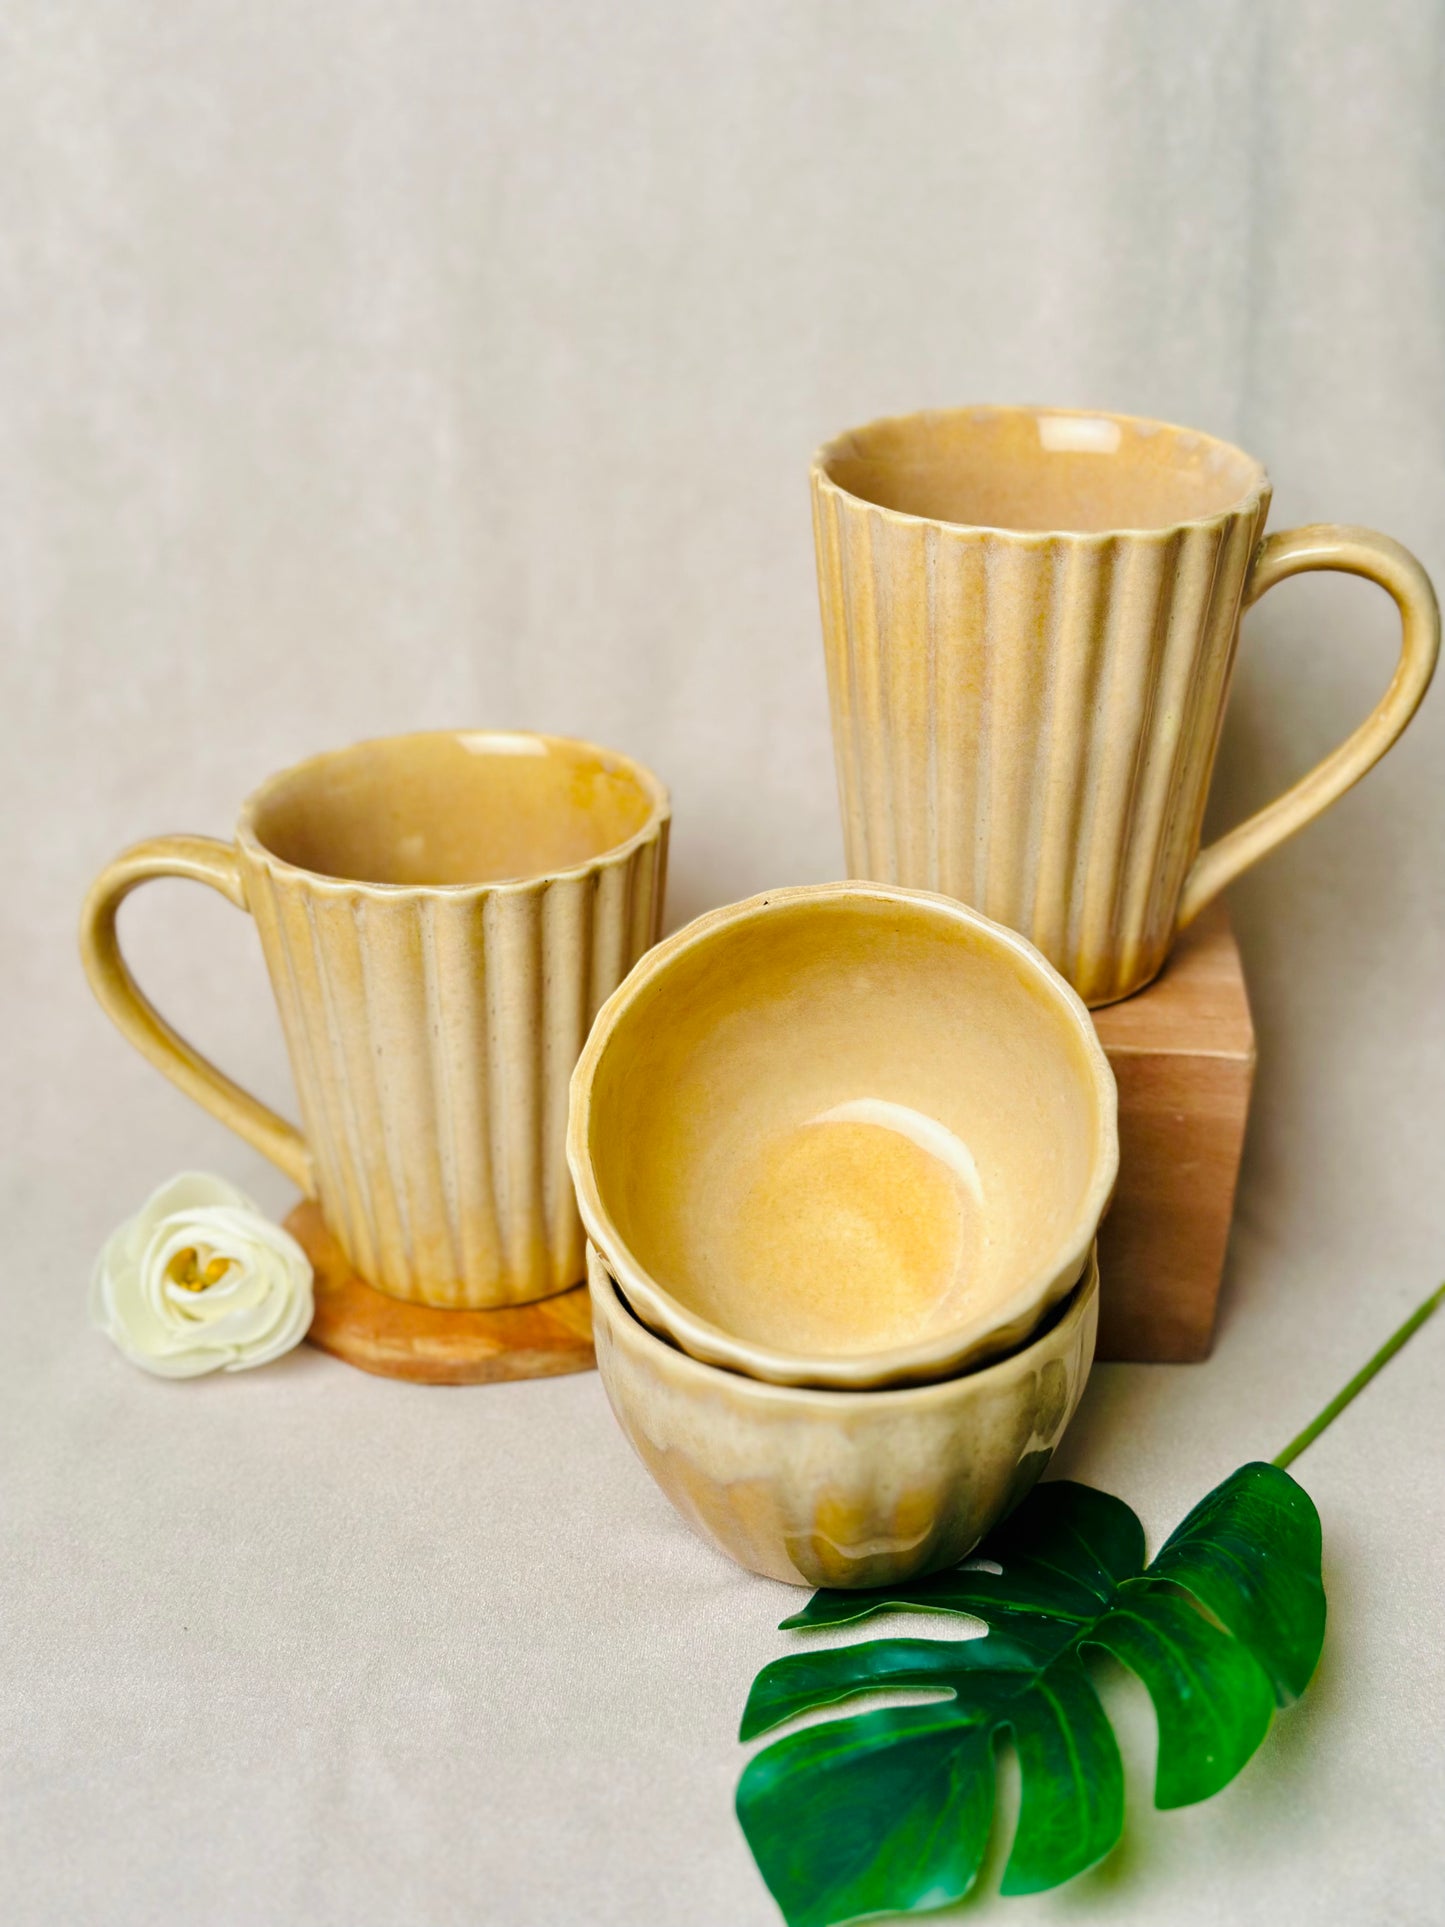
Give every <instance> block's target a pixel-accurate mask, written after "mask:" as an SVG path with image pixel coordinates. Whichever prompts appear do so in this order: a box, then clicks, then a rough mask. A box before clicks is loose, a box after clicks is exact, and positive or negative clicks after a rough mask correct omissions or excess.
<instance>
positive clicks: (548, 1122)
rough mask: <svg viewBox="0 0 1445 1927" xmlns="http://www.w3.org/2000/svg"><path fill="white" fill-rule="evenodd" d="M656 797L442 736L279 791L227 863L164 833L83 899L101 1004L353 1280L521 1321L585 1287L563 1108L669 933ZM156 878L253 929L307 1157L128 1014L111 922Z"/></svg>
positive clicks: (318, 770) (658, 789) (589, 770)
mask: <svg viewBox="0 0 1445 1927" xmlns="http://www.w3.org/2000/svg"><path fill="white" fill-rule="evenodd" d="M668 822H669V808H668V797H667V791H666V790H665V789H664V788H663V786H662V784H661V783H660V782H659V781H658V780H657V778H656V777H655V776H653V775H652V774H651V773H650V772H649V771H648V770H646V769H644V768H642V767H641V765H640V764H637V763H634V762H631V761H629V760H628V759H627V758H626V757H624V756H618V755H615V754H613V753H612V752H611V751H609V750H604V749H598V748H596V747H595V746H594V745H592V744H590V743H582V742H573V741H570V740H568V739H566V738H562V737H555V736H536V735H528V734H511V733H502V732H495V731H493V732H488V731H474V732H466V731H455V732H453V731H434V732H425V733H422V734H418V735H411V736H398V737H392V738H387V739H383V740H381V741H377V742H370V743H361V744H358V745H357V746H355V747H354V748H351V749H342V750H336V751H332V752H329V753H327V754H325V755H321V756H315V757H312V758H311V759H310V761H308V762H304V763H300V764H298V765H297V766H296V767H295V768H293V769H289V770H286V771H284V772H283V773H282V774H281V775H279V776H273V777H272V778H271V779H270V781H269V782H267V783H264V784H263V785H262V786H261V788H260V789H258V790H257V791H256V792H255V793H254V795H252V796H251V797H250V799H249V800H248V801H247V802H246V804H245V805H244V807H243V808H242V811H241V817H240V823H239V825H238V828H237V832H236V839H235V842H234V843H222V842H218V841H217V840H216V839H215V838H213V837H205V836H163V837H157V838H154V839H153V840H152V841H150V842H147V843H141V844H138V845H136V847H135V848H134V849H131V850H128V851H126V852H125V854H124V855H122V856H120V857H117V858H116V860H115V862H113V863H112V864H111V865H110V866H109V867H108V868H107V869H106V870H104V871H103V872H102V873H101V875H100V876H99V877H98V878H97V879H96V882H95V883H94V885H93V886H92V888H91V891H90V894H89V896H88V898H87V899H86V904H85V911H84V915H83V919H82V923H81V954H82V957H83V960H84V963H85V969H86V974H87V975H88V977H89V979H90V983H91V987H92V989H93V990H94V991H95V994H96V996H97V997H98V998H99V999H100V1002H101V1003H102V1005H103V1006H104V1007H105V1009H106V1011H107V1012H108V1013H109V1015H110V1016H111V1018H112V1019H113V1020H114V1022H115V1023H116V1024H117V1026H118V1027H119V1028H120V1030H121V1032H122V1033H123V1034H124V1035H125V1036H126V1037H127V1038H128V1039H129V1040H130V1042H131V1043H133V1044H134V1045H135V1046H136V1048H137V1049H138V1050H140V1051H141V1052H143V1054H144V1055H145V1056H146V1057H148V1058H149V1059H150V1060H151V1062H152V1063H153V1064H156V1065H157V1066H158V1067H159V1068H160V1069H161V1070H163V1071H164V1072H165V1074H166V1076H167V1077H169V1078H170V1079H171V1080H172V1081H173V1082H174V1083H176V1084H178V1085H179V1086H180V1088H181V1089H182V1090H183V1091H185V1092H186V1094H187V1095H188V1096H189V1097H192V1098H194V1099H195V1100H196V1102H197V1103H198V1104H200V1105H202V1106H203V1107H204V1108H205V1109H206V1110H208V1111H210V1112H212V1113H213V1114H214V1115H215V1116H216V1117H218V1118H219V1119H220V1120H221V1122H222V1123H223V1124H227V1125H229V1126H230V1128H231V1129H232V1130H233V1131H235V1132H236V1133H237V1134H238V1135H239V1136H240V1137H242V1138H244V1139H245V1140H246V1142H247V1143H248V1144H251V1145H253V1146H254V1147H255V1148H256V1149H257V1150H258V1151H261V1152H262V1153H263V1154H264V1155H265V1156H266V1157H268V1158H270V1159H271V1161H272V1163H273V1164H276V1165H278V1166H279V1167H280V1168H281V1170H282V1171H284V1172H285V1173H286V1175H287V1176H288V1177H289V1178H291V1179H293V1180H294V1182H295V1183H296V1184H298V1185H299V1186H300V1187H301V1189H302V1190H303V1191H304V1192H306V1193H307V1195H308V1196H311V1197H315V1198H317V1199H318V1200H319V1202H320V1204H321V1208H322V1211H323V1213H324V1214H325V1217H326V1219H327V1222H328V1224H329V1225H330V1227H331V1229H332V1231H333V1232H334V1233H335V1235H336V1237H337V1239H338V1240H339V1242H340V1244H341V1246H342V1248H343V1249H344V1251H345V1253H346V1256H347V1258H348V1259H349V1260H350V1261H351V1264H352V1265H353V1267H354V1268H355V1269H356V1271H357V1272H359V1273H360V1275H361V1276H362V1277H363V1278H365V1279H366V1280H367V1281H368V1282H369V1283H370V1284H373V1285H375V1286H377V1287H378V1288H379V1289H380V1290H382V1291H385V1292H389V1293H390V1294H391V1295H392V1296H393V1297H395V1298H403V1299H409V1300H411V1301H412V1302H414V1303H417V1304H424V1305H434V1306H442V1307H454V1308H466V1309H472V1310H475V1309H485V1308H488V1307H492V1306H498V1305H508V1304H521V1303H525V1302H527V1301H529V1300H531V1299H536V1298H544V1297H547V1296H549V1295H550V1294H552V1293H554V1292H558V1291H563V1290H565V1289H566V1288H567V1287H568V1286H571V1285H575V1284H577V1283H579V1282H580V1280H581V1279H582V1278H583V1277H585V1276H586V1270H587V1260H586V1251H585V1246H584V1242H583V1236H582V1227H581V1222H580V1220H579V1218H578V1215H577V1205H576V1200H575V1196H574V1193H573V1190H572V1182H571V1179H570V1177H569V1176H568V1172H567V1161H566V1126H567V1087H568V1081H569V1079H570V1078H571V1075H572V1068H573V1065H574V1064H575V1063H576V1061H577V1058H578V1055H579V1054H580V1052H581V1049H582V1045H583V1043H584V1041H585V1040H586V1037H587V1032H588V1030H589V1028H590V1026H591V1023H592V1019H593V1017H594V1016H595V1014H596V1012H597V1010H598V1008H599V1007H600V1006H601V1005H602V1004H603V1003H604V1002H605V1001H606V999H607V998H608V997H609V996H610V995H611V993H612V991H613V990H615V989H616V987H617V985H618V984H620V983H621V981H622V979H623V978H624V977H625V976H626V975H627V972H628V971H629V970H630V969H631V967H632V965H633V964H634V963H635V962H636V961H637V959H638V958H639V957H640V956H641V955H642V953H643V952H644V951H645V950H646V949H648V948H649V947H650V945H651V944H653V943H654V942H655V941H656V939H657V936H658V933H659V930H660V928H661V922H662V902H663V891H664V887H665V880H666V866H667V831H668ZM153 877H189V878H191V879H192V880H193V881H195V882H197V883H206V884H209V885H210V886H211V888H212V889H214V890H219V891H220V893H221V895H222V896H224V897H226V898H227V899H228V900H229V901H230V902H231V903H233V904H235V905H236V906H237V907H238V908H239V909H243V910H249V911H250V913H251V915H252V916H253V917H254V918H255V920H256V927H257V929H258V931H259V932H260V937H261V947H262V950H263V952H264V954H265V958H266V965H267V969H268V970H269V972H270V976H271V984H272V989H273V991H274V993H275V997H276V1002H277V1005H278V1007H279V1009H280V1014H281V1022H282V1026H283V1029H284V1031H285V1035H286V1044H287V1049H288V1052H289V1055H290V1059H291V1068H292V1073H293V1075H294V1077H295V1081H296V1089H297V1093H298V1096H299V1098H300V1104H301V1116H302V1121H303V1125H304V1135H303V1133H302V1132H301V1131H298V1130H296V1129H295V1127H294V1126H293V1125H291V1124H289V1123H287V1122H286V1121H285V1119H283V1118H280V1117H278V1116H277V1115H276V1113H275V1112H274V1111H272V1110H270V1109H268V1107H267V1106H266V1105H264V1104H262V1103H261V1102H260V1101H259V1100H258V1099H257V1098H255V1097H252V1096H251V1095H250V1094H249V1093H248V1092H246V1091H244V1090H242V1089H241V1088H240V1086H239V1085H237V1084H235V1083H233V1082H232V1081H231V1079H230V1078H229V1077H227V1076H225V1075H224V1073H223V1072H221V1071H219V1070H218V1069H217V1068H216V1067H215V1066H214V1065H213V1064H211V1063H209V1062H207V1060H206V1059H205V1058H203V1057H202V1056H201V1055H200V1054H199V1053H198V1052H197V1051H196V1050H194V1049H193V1048H192V1046H191V1045H189V1044H188V1043H187V1042H186V1041H185V1039H184V1038H183V1037H180V1036H178V1035H177V1033H176V1032H175V1031H174V1030H172V1028H171V1027H170V1025H169V1024H167V1023H166V1021H165V1019H164V1018H163V1017H162V1016H161V1015H160V1014H159V1012H157V1011H156V1010H155V1009H154V1008H153V1007H152V1006H151V1005H150V1004H149V1003H148V1002H147V1001H146V999H145V997H144V996H143V995H142V994H141V992H140V991H139V989H138V988H137V987H136V984H135V982H134V980H133V979H132V977H131V974H130V972H129V970H128V969H127V967H126V964H125V961H124V959H123V957H122V955H121V951H120V945H119V940H118V937H117V934H116V914H117V911H118V910H119V908H120V905H121V903H122V901H123V900H124V899H125V898H126V897H127V896H128V895H129V894H130V892H131V891H132V890H134V889H135V888H137V886H138V885H140V884H142V883H145V882H147V881H148V880H149V879H151V878H153Z"/></svg>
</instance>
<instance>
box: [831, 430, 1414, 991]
mask: <svg viewBox="0 0 1445 1927" xmlns="http://www.w3.org/2000/svg"><path fill="white" fill-rule="evenodd" d="M812 485H813V508H814V529H815V534H816V539H817V554H818V586H819V596H820V600H821V604H822V613H823V639H824V645H825V649H826V652H827V662H828V685H829V693H830V698H831V703H832V714H833V740H834V749H835V754H836V758H837V765H838V780H839V789H840V793H841V801H842V810H843V826H844V837H845V841H846V845H847V855H848V867H849V871H850V873H851V874H852V875H854V876H858V877H868V878H871V879H873V880H874V881H876V882H880V883H901V884H905V885H909V886H911V887H913V888H916V889H924V890H937V891H941V892H943V893H944V894H945V895H947V896H952V897H956V898H958V899H960V900H961V901H962V902H964V903H969V904H972V905H973V906H974V908H975V909H978V910H981V911H983V913H984V914H985V916H988V917H992V918H994V919H995V920H996V921H997V922H999V923H1005V924H1008V925H1010V926H1011V927H1012V928H1013V929H1015V930H1018V931H1021V932H1022V933H1023V935H1025V936H1027V937H1029V938H1031V939H1032V941H1033V942H1034V943H1035V944H1036V945H1037V946H1038V948H1039V949H1040V950H1042V951H1043V953H1044V955H1045V956H1046V957H1047V958H1048V959H1049V961H1050V963H1052V964H1053V965H1055V967H1056V968H1057V969H1058V970H1059V971H1061V972H1062V974H1063V975H1064V976H1065V977H1067V978H1068V979H1069V981H1070V983H1072V984H1073V986H1074V988H1075V989H1076V990H1077V991H1078V992H1079V993H1080V995H1081V996H1082V997H1083V998H1084V1000H1085V1001H1086V1002H1087V1003H1090V1004H1107V1003H1112V1002H1114V1001H1115V1000H1116V999H1118V998H1120V997H1127V996H1128V995H1129V994H1130V993H1131V992H1133V991H1135V990H1138V989H1140V988H1141V987H1142V986H1143V985H1144V984H1146V983H1148V981H1149V980H1150V978H1151V977H1153V976H1154V975H1155V973H1156V972H1157V971H1158V970H1159V968H1160V966H1161V965H1162V964H1163V962H1164V959H1165V957H1166V956H1167V954H1168V951H1169V948H1170V945H1171V943H1172V942H1173V939H1174V935H1175V933H1176V931H1177V930H1178V929H1180V928H1182V926H1183V925H1184V924H1186V923H1188V922H1189V921H1190V920H1191V919H1192V918H1193V917H1194V916H1195V915H1197V913H1198V912H1199V911H1200V910H1201V909H1203V907H1204V905H1205V904H1206V903H1208V902H1209V900H1210V899H1211V898H1212V897H1213V896H1215V895H1216V894H1217V892H1218V891H1220V890H1221V889H1222V888H1223V887H1224V885H1225V884H1227V883H1229V882H1230V881H1231V880H1232V879H1233V878H1234V877H1236V876H1238V875H1239V873H1240V872H1241V871H1242V870H1244V869H1246V868H1247V867H1248V866H1249V865H1250V864H1252V863H1254V862H1256V861H1257V860H1258V859H1259V858H1260V857H1261V856H1263V855H1265V853H1266V852H1267V851H1269V850H1272V849H1273V848H1274V847H1275V846H1276V845H1277V844H1278V843H1281V842H1282V841H1283V840H1284V839H1285V838H1286V837H1287V836H1290V835H1292V834H1293V833H1294V831H1296V830H1298V829H1300V828H1302V827H1303V825H1304V824H1306V823H1308V822H1310V821H1311V819H1312V818H1314V817H1316V816H1318V815H1319V813H1320V812H1321V811H1322V810H1324V809H1326V808H1327V807H1328V806H1329V805H1330V804H1331V803H1333V802H1334V801H1335V800H1336V798H1337V797H1339V796H1340V795H1341V794H1343V792H1344V791H1345V790H1347V789H1348V788H1349V787H1350V785H1351V784H1352V783H1354V782H1356V781H1357V780H1358V779H1359V778H1360V777H1361V776H1363V775H1364V773H1365V771H1366V770H1368V769H1369V768H1370V767H1371V766H1372V765H1373V764H1374V763H1376V762H1377V761H1378V760H1379V758H1380V757H1381V756H1383V755H1384V753H1385V751H1386V750H1387V749H1389V747H1390V746H1391V744H1392V743H1393V742H1394V741H1395V739H1396V738H1397V737H1398V736H1399V734H1400V732H1401V730H1402V729H1403V728H1404V727H1405V725H1406V723H1408V722H1409V720H1410V718H1411V716H1412V715H1413V714H1414V712H1415V709H1416V706H1417V705H1418V703H1419V701H1420V699H1421V697H1422V696H1423V695H1424V693H1425V690H1426V688H1427V687H1428V686H1429V682H1430V677H1431V674H1432V672H1433V670H1434V666H1435V658H1436V654H1437V652H1438V649H1439V641H1440V617H1439V612H1438V610H1437V608H1436V604H1435V597H1434V594H1433V592H1432V590H1431V587H1430V582H1429V578H1428V577H1427V576H1426V574H1425V572H1424V570H1423V569H1422V568H1421V567H1420V565H1419V563H1418V562H1417V561H1416V560H1415V558H1414V557H1413V556H1412V555H1410V554H1409V553H1408V552H1407V551H1406V550H1405V549H1402V548H1401V547H1400V545H1399V543H1397V542H1394V541H1392V540H1391V539H1390V538H1389V537H1388V536H1384V535H1376V534H1374V533H1373V532H1372V531H1370V530H1368V529H1359V528H1336V527H1333V526H1329V525H1325V524H1319V525H1316V526H1313V527H1310V528H1302V529H1295V530H1292V531H1290V532H1289V533H1287V534H1281V535H1273V536H1271V537H1269V539H1268V540H1267V541H1263V542H1262V541H1261V539H1260V538H1261V537H1262V535H1263V533H1264V523H1265V517H1266V515H1267V514H1268V511H1269V500H1270V484H1269V478H1268V476H1267V475H1266V474H1265V471H1264V469H1263V467H1262V466H1261V465H1260V463H1258V462H1257V461H1255V460H1254V459H1253V457H1252V456H1249V455H1246V454H1244V453H1243V452H1242V451H1241V450H1239V449H1237V448H1232V447H1230V446H1229V445H1228V444H1227V443H1225V442H1220V441H1216V440H1214V439H1213V437H1211V436H1208V435H1201V434H1196V433H1194V432H1193V431H1191V430H1188V429H1182V428H1174V427H1170V426H1168V425H1166V424H1164V423H1162V422H1152V421H1140V420H1135V419H1133V418H1131V417H1129V416H1124V415H1096V414H1081V413H1074V412H1069V411H1064V410H1059V409H1042V408H960V409H954V410H949V411H944V412H939V413H931V414H920V415H904V416H899V417H896V418H894V419H892V420H886V421H879V422H874V423H872V424H871V425H870V426H869V427H867V428H860V429H855V430H853V431H851V432H850V433H848V434H845V435H842V436H840V437H839V438H838V439H837V440H836V441H833V442H830V443H829V444H828V445H827V447H825V448H823V449H821V450H820V451H819V453H818V455H817V456H816V457H815V458H814V462H813V469H812ZM1310 569H1339V570H1343V571H1345V572H1346V573H1347V574H1351V575H1360V576H1365V577H1367V578H1368V579H1369V580H1370V581H1372V582H1377V583H1378V584H1379V585H1380V586H1381V587H1382V588H1384V589H1386V590H1388V592H1389V593H1390V595H1391V596H1393V598H1394V600H1395V602H1396V603H1397V604H1398V606H1399V610H1400V616H1401V621H1402V624H1403V635H1402V643H1401V651H1400V660H1399V666H1398V668H1397V669H1396V672H1395V677H1394V680H1393V681H1392V683H1391V684H1390V687H1389V689H1388V691H1387V692H1386V694H1385V696H1384V698H1383V699H1382V701H1381V702H1380V704H1379V705H1378V707H1377V708H1376V709H1375V710H1374V712H1373V714H1372V715H1371V716H1370V717H1369V718H1368V719H1367V720H1366V721H1365V722H1364V723H1362V724H1361V725H1360V727H1359V728H1358V729H1357V730H1356V731H1355V733H1354V735H1353V736H1351V737H1349V738H1348V740H1347V741H1346V742H1344V743H1343V744H1341V746H1340V747H1339V748H1338V749H1337V750H1335V751H1334V752H1333V754H1332V755H1330V756H1327V757H1326V758H1325V760H1324V761H1323V762H1322V763H1320V764H1319V765H1318V767H1317V768H1315V769H1314V770H1312V771H1311V772H1310V773H1309V775H1307V776H1305V777H1303V778H1302V779H1301V780H1300V781H1299V782H1298V783H1296V784H1295V785H1294V786H1293V788H1291V789H1289V790H1287V791H1286V792H1285V793H1284V795H1283V796H1281V797H1279V798H1278V799H1277V800H1276V801H1275V802H1273V803H1271V804H1270V805H1269V806H1268V807H1267V808H1265V809H1263V810H1261V811H1260V812H1259V813H1258V814H1257V815H1255V816H1253V817H1251V818H1250V819H1249V820H1248V821H1247V822H1245V823H1243V824H1241V825H1240V826H1239V827H1238V828H1237V829H1234V830H1232V831H1230V832H1229V834H1228V835H1227V836H1224V837H1222V838H1221V839H1220V840H1219V841H1218V842H1217V843H1214V844H1212V845H1211V846H1210V847H1209V848H1208V849H1207V850H1204V851H1203V852H1202V853H1201V852H1200V850H1199V839H1200V831H1201V828H1202V824H1203V819H1204V806H1205V801H1206V797H1207V793H1208V789H1209V780H1210V776H1211V774H1212V771H1213V768H1214V758H1215V751H1216V749H1217V747H1218V743H1219V733H1220V726H1221V723H1222V721H1223V716H1224V705H1225V700H1226V697H1227V695H1228V691H1229V681H1230V674H1231V670H1232V668H1233V664H1234V654H1235V647H1236V644H1237V642H1238V639H1239V622H1240V616H1241V613H1242V612H1243V610H1245V609H1247V608H1248V607H1249V606H1250V605H1251V604H1252V603H1254V602H1256V601H1257V600H1258V599H1259V597H1260V596H1262V595H1263V594H1264V592H1265V590H1266V589H1269V588H1272V587H1273V586H1274V584H1275V583H1277V582H1280V581H1282V580H1283V579H1284V578H1285V577H1286V576H1289V575H1298V574H1300V573H1302V572H1304V571H1306V570H1310Z"/></svg>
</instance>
